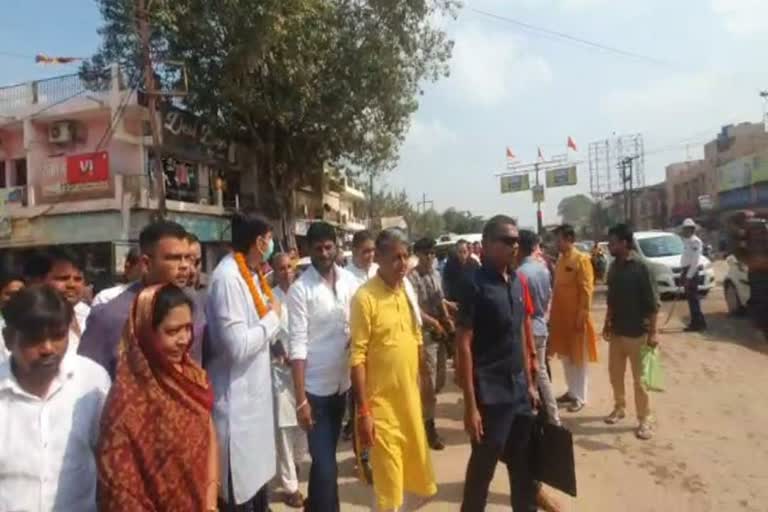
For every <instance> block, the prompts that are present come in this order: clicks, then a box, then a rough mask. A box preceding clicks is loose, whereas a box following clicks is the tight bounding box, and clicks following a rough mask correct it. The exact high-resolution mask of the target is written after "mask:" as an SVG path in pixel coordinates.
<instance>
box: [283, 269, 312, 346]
mask: <svg viewBox="0 0 768 512" xmlns="http://www.w3.org/2000/svg"><path fill="white" fill-rule="evenodd" d="M288 325H289V328H288V331H289V333H290V337H289V340H290V341H289V343H288V345H289V346H288V356H289V357H290V358H291V359H306V358H307V341H308V336H307V333H308V331H309V315H308V313H307V293H306V290H305V288H304V286H303V285H302V283H300V282H297V283H294V285H293V286H291V289H290V290H289V291H288Z"/></svg>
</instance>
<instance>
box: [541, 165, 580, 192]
mask: <svg viewBox="0 0 768 512" xmlns="http://www.w3.org/2000/svg"><path fill="white" fill-rule="evenodd" d="M546 175H547V188H552V187H569V186H571V185H576V182H577V173H576V166H575V165H571V166H569V167H561V168H558V169H550V170H548V171H547V173H546Z"/></svg>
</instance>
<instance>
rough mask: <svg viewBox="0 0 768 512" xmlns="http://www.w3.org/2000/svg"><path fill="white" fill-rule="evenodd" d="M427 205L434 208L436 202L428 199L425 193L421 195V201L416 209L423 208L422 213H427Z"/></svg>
mask: <svg viewBox="0 0 768 512" xmlns="http://www.w3.org/2000/svg"><path fill="white" fill-rule="evenodd" d="M427 205H429V206H430V208H434V207H435V202H434V201H431V200H430V201H427V194H426V193H424V194H422V195H421V202H420V203H418V204H417V205H416V211H419V210H421V213H426V211H427Z"/></svg>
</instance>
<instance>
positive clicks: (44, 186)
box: [37, 151, 113, 204]
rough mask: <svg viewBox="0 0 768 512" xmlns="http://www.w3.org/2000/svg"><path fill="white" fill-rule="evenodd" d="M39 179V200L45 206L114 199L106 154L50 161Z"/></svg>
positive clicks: (74, 156)
mask: <svg viewBox="0 0 768 512" xmlns="http://www.w3.org/2000/svg"><path fill="white" fill-rule="evenodd" d="M39 176H40V181H39V184H38V190H39V192H38V194H37V199H38V202H40V203H43V204H50V203H56V202H60V201H81V200H86V199H103V198H108V197H112V196H113V180H112V179H111V176H110V168H109V153H107V152H106V151H98V152H96V153H82V154H75V155H68V156H61V157H53V158H49V159H48V160H47V161H46V162H45V164H44V165H43V167H42V169H41V172H40V173H39Z"/></svg>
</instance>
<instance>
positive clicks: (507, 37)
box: [447, 26, 552, 107]
mask: <svg viewBox="0 0 768 512" xmlns="http://www.w3.org/2000/svg"><path fill="white" fill-rule="evenodd" d="M484 28H485V29H484V30H483V29H480V28H478V27H476V26H468V27H462V28H461V29H460V30H459V31H458V32H457V33H456V34H455V38H454V39H455V42H456V45H455V47H454V51H453V59H452V60H451V77H450V78H449V79H448V80H447V83H448V87H449V89H450V90H451V92H452V93H453V94H454V95H456V96H458V97H459V99H461V100H462V101H467V102H469V103H472V104H474V105H478V106H483V107H492V106H495V105H498V104H500V103H502V102H503V101H505V100H507V99H509V98H511V97H513V96H516V95H519V94H522V93H524V92H526V91H529V90H530V89H532V88H534V87H535V86H539V85H542V84H546V83H549V82H550V81H551V80H552V70H551V68H550V66H549V64H548V63H547V61H546V60H544V58H542V57H540V56H536V55H532V54H530V53H529V52H528V50H527V47H526V44H525V40H524V39H522V38H520V37H517V36H515V35H513V34H510V33H509V32H508V31H507V32H500V31H493V30H488V28H487V27H484Z"/></svg>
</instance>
